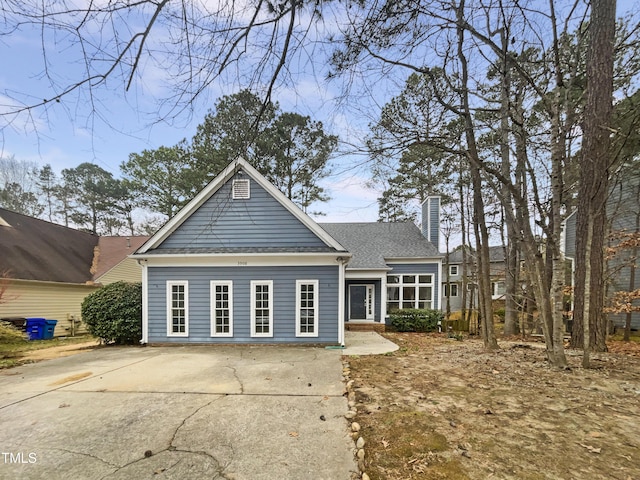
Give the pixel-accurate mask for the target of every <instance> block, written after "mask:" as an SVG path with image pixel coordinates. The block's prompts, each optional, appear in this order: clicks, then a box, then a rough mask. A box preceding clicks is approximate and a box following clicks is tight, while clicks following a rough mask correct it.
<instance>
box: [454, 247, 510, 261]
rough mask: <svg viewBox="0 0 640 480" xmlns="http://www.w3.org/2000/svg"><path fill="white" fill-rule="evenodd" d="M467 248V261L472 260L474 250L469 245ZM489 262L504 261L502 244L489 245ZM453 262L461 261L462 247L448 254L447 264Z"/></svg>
mask: <svg viewBox="0 0 640 480" xmlns="http://www.w3.org/2000/svg"><path fill="white" fill-rule="evenodd" d="M466 248H467V255H468V257H467V260H468V261H469V262H472V261H474V259H475V256H476V252H475V250H473V249H471V248H470V247H466ZM489 262H491V263H497V262H504V247H503V246H502V245H493V246H490V247H489ZM454 263H462V248H458V249H457V250H456V251H454V252H452V253H451V254H449V265H451V264H454Z"/></svg>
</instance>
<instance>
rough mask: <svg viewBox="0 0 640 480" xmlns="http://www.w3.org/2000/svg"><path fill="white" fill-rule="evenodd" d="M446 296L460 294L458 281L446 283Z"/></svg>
mask: <svg viewBox="0 0 640 480" xmlns="http://www.w3.org/2000/svg"><path fill="white" fill-rule="evenodd" d="M444 296H445V297H457V296H458V284H457V283H445V285H444Z"/></svg>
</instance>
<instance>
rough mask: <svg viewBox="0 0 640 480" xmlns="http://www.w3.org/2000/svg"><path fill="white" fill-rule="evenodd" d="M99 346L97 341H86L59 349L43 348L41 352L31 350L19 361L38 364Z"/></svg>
mask: <svg viewBox="0 0 640 480" xmlns="http://www.w3.org/2000/svg"><path fill="white" fill-rule="evenodd" d="M99 345H100V342H99V341H98V340H88V341H86V342H82V343H75V344H71V345H61V346H59V347H49V348H43V349H42V350H31V351H29V352H25V353H24V354H23V355H21V358H20V359H21V360H24V361H28V362H38V361H40V360H51V359H53V358H60V357H68V356H69V355H75V354H76V353H80V352H81V351H83V350H89V349H92V348H97V347H98V346H99Z"/></svg>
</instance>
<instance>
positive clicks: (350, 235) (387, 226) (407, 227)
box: [320, 222, 442, 269]
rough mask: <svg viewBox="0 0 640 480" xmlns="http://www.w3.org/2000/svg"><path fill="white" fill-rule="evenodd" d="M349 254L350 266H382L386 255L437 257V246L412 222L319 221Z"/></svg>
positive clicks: (366, 267) (352, 267) (385, 264)
mask: <svg viewBox="0 0 640 480" xmlns="http://www.w3.org/2000/svg"><path fill="white" fill-rule="evenodd" d="M320 226H321V227H322V228H323V229H324V230H325V231H326V232H328V233H329V234H330V235H331V236H332V237H334V238H335V239H336V240H338V241H339V242H340V244H341V245H344V246H345V248H347V250H348V251H349V252H351V253H352V254H353V258H352V259H351V261H350V262H349V265H348V268H351V269H386V268H388V265H387V263H386V259H390V258H440V257H441V256H442V255H441V254H440V253H439V252H438V249H437V248H436V247H435V246H434V245H433V244H432V243H431V242H430V241H429V240H427V239H426V238H425V237H424V236H423V235H422V233H421V232H420V229H419V228H418V227H417V226H416V225H415V224H413V223H412V222H397V223H396V222H394V223H382V222H375V223H321V224H320Z"/></svg>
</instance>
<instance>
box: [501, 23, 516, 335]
mask: <svg viewBox="0 0 640 480" xmlns="http://www.w3.org/2000/svg"><path fill="white" fill-rule="evenodd" d="M506 28H507V26H506V25H504V27H503V28H502V30H501V31H500V40H501V45H502V51H503V58H502V62H503V66H502V72H501V73H502V75H501V80H502V81H501V88H500V157H501V161H502V162H501V173H502V176H503V177H504V178H505V179H507V178H511V158H510V154H509V150H510V146H509V131H510V128H509V116H510V107H509V105H510V103H511V102H510V89H511V77H510V74H509V71H510V66H509V60H508V55H507V51H508V48H509V47H508V43H509V35H508V31H505V30H506ZM501 190H502V191H501V203H502V208H503V209H510V210H512V209H513V200H512V194H511V190H510V189H509V186H508V185H505V184H503V185H502V189H501ZM509 218H510V217H509ZM506 224H507V242H506V248H505V257H504V260H505V261H504V266H505V305H504V306H505V308H504V331H503V333H504V335H505V336H510V335H515V334H516V333H517V330H518V329H517V323H516V314H517V304H516V288H517V282H516V276H517V263H518V259H517V253H516V244H517V238H516V237H517V233H516V232H517V231H516V229H515V226H514V224H513V222H511V221H509V220H508V219H507V220H506Z"/></svg>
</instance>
